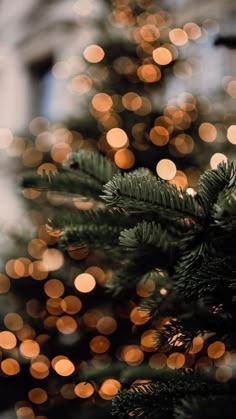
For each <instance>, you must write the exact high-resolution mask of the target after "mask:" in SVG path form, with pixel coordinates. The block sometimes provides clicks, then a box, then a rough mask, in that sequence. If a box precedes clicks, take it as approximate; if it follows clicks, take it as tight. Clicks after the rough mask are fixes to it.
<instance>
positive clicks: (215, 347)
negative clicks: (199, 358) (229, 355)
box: [207, 341, 225, 359]
mask: <svg viewBox="0 0 236 419" xmlns="http://www.w3.org/2000/svg"><path fill="white" fill-rule="evenodd" d="M224 353H225V344H224V343H223V342H221V341H216V342H214V343H211V344H210V345H209V346H208V348H207V354H208V356H209V358H212V359H218V358H220V357H221V356H222V355H224Z"/></svg>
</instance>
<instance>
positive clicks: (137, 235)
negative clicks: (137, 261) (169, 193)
mask: <svg viewBox="0 0 236 419" xmlns="http://www.w3.org/2000/svg"><path fill="white" fill-rule="evenodd" d="M120 245H121V246H123V247H126V248H128V249H130V250H136V249H138V248H140V247H142V248H143V247H145V246H149V245H150V246H155V247H157V248H161V249H162V250H163V252H168V251H169V252H170V251H174V250H175V251H176V247H177V242H174V239H173V237H171V236H170V235H169V233H168V232H167V231H166V230H163V228H162V227H161V225H160V224H156V223H154V222H151V223H148V222H146V221H143V222H142V223H139V224H138V225H137V226H135V227H134V228H132V229H129V230H127V229H126V230H123V231H122V232H121V234H120Z"/></svg>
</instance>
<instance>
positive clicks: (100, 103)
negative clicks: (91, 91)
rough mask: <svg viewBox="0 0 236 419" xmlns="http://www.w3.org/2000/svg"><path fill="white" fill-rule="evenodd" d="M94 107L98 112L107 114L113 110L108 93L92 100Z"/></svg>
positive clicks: (96, 96)
mask: <svg viewBox="0 0 236 419" xmlns="http://www.w3.org/2000/svg"><path fill="white" fill-rule="evenodd" d="M92 105H93V107H94V109H95V110H96V111H99V112H107V111H109V110H110V109H111V107H112V105H113V101H112V98H111V96H109V95H108V94H106V93H97V94H96V95H95V96H94V97H93V99H92Z"/></svg>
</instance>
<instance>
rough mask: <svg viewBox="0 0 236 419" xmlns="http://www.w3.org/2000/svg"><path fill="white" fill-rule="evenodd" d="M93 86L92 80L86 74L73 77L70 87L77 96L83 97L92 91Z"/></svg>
mask: <svg viewBox="0 0 236 419" xmlns="http://www.w3.org/2000/svg"><path fill="white" fill-rule="evenodd" d="M92 85H93V83H92V80H91V79H90V78H89V77H88V76H86V75H85V74H80V75H78V76H75V77H73V79H72V80H71V81H70V83H69V86H68V87H69V90H70V91H71V92H72V93H73V92H74V93H76V94H77V95H79V96H82V95H84V94H85V93H87V92H89V91H90V89H91V88H92Z"/></svg>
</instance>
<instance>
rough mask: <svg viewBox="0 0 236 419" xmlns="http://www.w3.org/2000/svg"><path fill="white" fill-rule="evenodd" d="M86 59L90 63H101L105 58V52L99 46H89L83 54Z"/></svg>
mask: <svg viewBox="0 0 236 419" xmlns="http://www.w3.org/2000/svg"><path fill="white" fill-rule="evenodd" d="M83 55H84V58H85V59H86V60H87V61H89V62H90V63H99V62H100V61H102V59H103V58H104V55H105V53H104V51H103V49H102V48H101V47H100V46H99V45H89V46H88V47H86V48H85V50H84V52H83Z"/></svg>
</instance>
